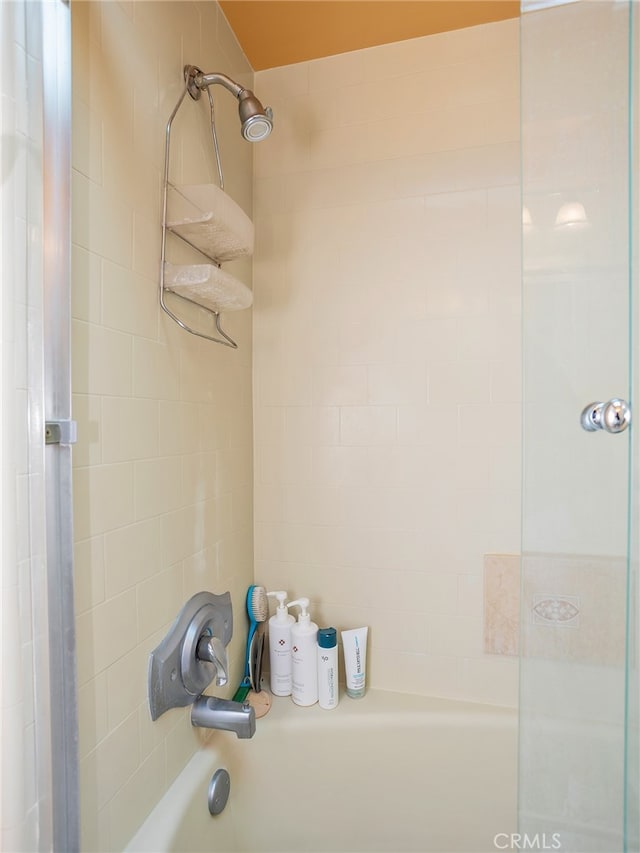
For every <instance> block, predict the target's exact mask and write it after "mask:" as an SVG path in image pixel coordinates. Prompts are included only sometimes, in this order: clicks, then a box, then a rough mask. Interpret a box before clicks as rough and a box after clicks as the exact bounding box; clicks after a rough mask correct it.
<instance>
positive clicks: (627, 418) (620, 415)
mask: <svg viewBox="0 0 640 853" xmlns="http://www.w3.org/2000/svg"><path fill="white" fill-rule="evenodd" d="M630 423H631V406H630V405H629V404H628V403H627V401H626V400H621V399H620V398H619V397H613V398H612V399H611V400H609V402H608V403H589V405H588V406H585V408H584V409H583V410H582V414H581V415H580V424H581V426H582V428H583V429H585V430H586V431H587V432H595V431H596V430H599V429H602V430H604V431H605V432H611V433H617V432H624V430H625V429H626V428H627V427H628V426H629V424H630Z"/></svg>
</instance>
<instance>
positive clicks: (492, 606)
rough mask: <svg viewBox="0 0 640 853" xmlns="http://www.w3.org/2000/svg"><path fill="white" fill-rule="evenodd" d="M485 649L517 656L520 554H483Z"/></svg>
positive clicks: (490, 651) (495, 653) (491, 652)
mask: <svg viewBox="0 0 640 853" xmlns="http://www.w3.org/2000/svg"><path fill="white" fill-rule="evenodd" d="M483 616H484V651H485V654H491V655H517V654H518V645H519V644H518V635H519V633H520V556H519V555H518V554H485V557H484V609H483Z"/></svg>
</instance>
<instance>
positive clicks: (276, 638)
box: [267, 590, 296, 696]
mask: <svg viewBox="0 0 640 853" xmlns="http://www.w3.org/2000/svg"><path fill="white" fill-rule="evenodd" d="M267 596H268V597H269V598H276V599H277V600H278V606H277V608H276V612H275V614H274V615H273V616H272V617H271V619H269V668H270V670H271V672H270V684H271V692H272V693H273V695H274V696H291V626H292V625H293V624H294V623H295V621H296V620H295V617H293V616H292V615H291V614H290V613H289V611H288V605H287V604H285V601H286V598H287V593H286V592H285V591H284V590H278V592H268V593H267Z"/></svg>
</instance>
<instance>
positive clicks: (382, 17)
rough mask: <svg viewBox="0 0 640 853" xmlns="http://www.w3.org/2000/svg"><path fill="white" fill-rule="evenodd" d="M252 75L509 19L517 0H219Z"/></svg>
mask: <svg viewBox="0 0 640 853" xmlns="http://www.w3.org/2000/svg"><path fill="white" fill-rule="evenodd" d="M220 6H221V7H222V11H223V12H224V14H225V16H226V18H227V20H228V21H229V24H230V25H231V28H232V29H233V31H234V32H235V34H236V36H237V38H238V41H239V42H240V44H241V45H242V48H243V50H244V52H245V54H246V55H247V58H248V59H249V62H250V63H251V65H252V67H253V69H254V70H255V71H262V70H263V69H265V68H273V67H275V66H278V65H290V64H291V63H293V62H304V61H305V60H308V59H318V58H319V57H322V56H332V55H334V54H336V53H345V52H347V51H349V50H359V49H360V48H364V47H373V46H374V45H379V44H386V43H388V42H394V41H403V40H404V39H410V38H417V37H418V36H425V35H430V34H432V33H441V32H444V31H445V30H457V29H461V28H462V27H472V26H475V25H476V24H486V23H489V22H490V21H501V20H504V19H505V18H515V17H517V16H518V15H519V13H520V2H519V0H220Z"/></svg>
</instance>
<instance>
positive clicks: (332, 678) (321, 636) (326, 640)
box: [318, 628, 338, 711]
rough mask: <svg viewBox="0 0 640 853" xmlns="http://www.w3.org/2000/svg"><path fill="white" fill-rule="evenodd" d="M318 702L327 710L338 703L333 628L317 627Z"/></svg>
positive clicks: (335, 648)
mask: <svg viewBox="0 0 640 853" xmlns="http://www.w3.org/2000/svg"><path fill="white" fill-rule="evenodd" d="M318 704H319V705H320V707H321V708H324V709H325V710H327V711H329V710H331V708H335V707H336V705H337V704H338V638H337V632H336V629H335V628H319V629H318Z"/></svg>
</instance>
